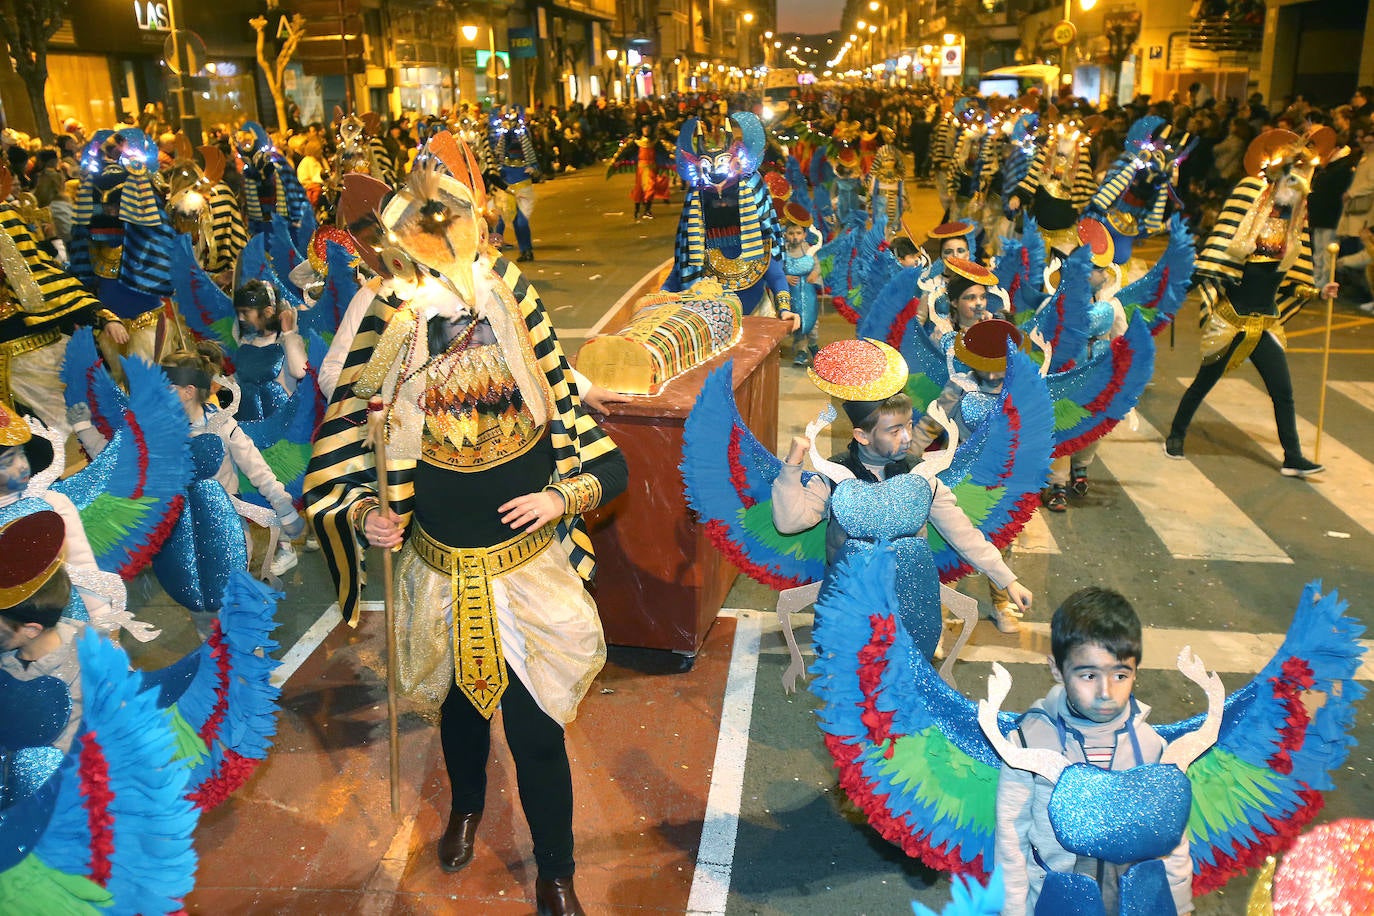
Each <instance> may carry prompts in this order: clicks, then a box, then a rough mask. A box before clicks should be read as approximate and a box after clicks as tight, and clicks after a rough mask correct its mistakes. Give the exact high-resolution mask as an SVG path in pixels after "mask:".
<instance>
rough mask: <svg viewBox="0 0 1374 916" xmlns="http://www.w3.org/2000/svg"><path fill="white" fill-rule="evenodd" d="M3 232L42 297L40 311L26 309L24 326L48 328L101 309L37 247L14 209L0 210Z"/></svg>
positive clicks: (78, 283) (0, 226)
mask: <svg viewBox="0 0 1374 916" xmlns="http://www.w3.org/2000/svg"><path fill="white" fill-rule="evenodd" d="M0 229H3V230H4V232H5V234H6V235H8V236H9V237H10V238H11V239H13V240H14V247H15V248H17V249H18V250H19V255H20V256H21V257H22V258H23V259H24V264H25V265H26V266H27V267H28V269H29V273H30V274H32V275H33V279H34V281H35V282H36V283H37V284H38V289H39V290H40V291H41V292H42V294H43V304H42V307H41V310H39V311H30V310H29V309H28V308H25V309H24V311H25V313H26V314H25V317H24V323H25V324H27V325H30V326H37V325H40V324H46V323H48V322H49V321H53V320H55V319H57V318H61V317H62V316H64V315H67V314H69V313H71V312H74V311H76V310H77V309H80V308H84V307H86V306H93V307H97V308H98V307H99V303H98V302H97V301H96V298H95V296H93V295H91V293H90V292H88V291H87V290H86V287H85V286H83V285H82V283H81V281H80V280H78V279H77V278H76V277H74V276H72V275H71V274H70V273H68V272H67V271H66V270H64V269H63V268H62V266H61V265H59V264H58V263H57V262H56V261H55V260H53V259H52V257H51V256H50V255H49V254H48V253H47V252H46V251H44V250H43V249H41V248H39V247H38V243H37V242H35V241H34V239H33V235H32V234H31V233H30V232H29V227H28V225H27V224H25V222H24V220H23V218H22V217H21V216H20V215H19V214H18V213H17V212H16V211H15V209H14V208H13V207H12V206H9V205H4V206H0ZM11 285H12V284H11Z"/></svg>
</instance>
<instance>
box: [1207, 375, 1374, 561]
mask: <svg viewBox="0 0 1374 916" xmlns="http://www.w3.org/2000/svg"><path fill="white" fill-rule="evenodd" d="M1183 384H1185V385H1186V384H1188V382H1183ZM1306 397H1310V398H1313V399H1314V400H1315V398H1316V395H1315V394H1308V395H1306ZM1304 403H1307V402H1306V401H1305V402H1304ZM1203 404H1205V405H1206V406H1208V407H1211V408H1212V409H1213V410H1215V411H1216V412H1217V413H1219V414H1221V415H1222V416H1223V417H1224V418H1225V419H1226V422H1227V423H1230V424H1231V425H1232V426H1234V427H1236V428H1237V429H1239V430H1240V431H1241V432H1243V433H1245V434H1246V435H1247V436H1249V437H1250V438H1251V439H1254V440H1255V442H1256V443H1257V444H1259V445H1260V446H1262V447H1263V448H1264V449H1265V451H1267V452H1269V454H1271V455H1273V456H1274V459H1275V461H1274V464H1275V466H1276V467H1275V471H1274V474H1275V476H1276V477H1277V475H1278V471H1277V465H1279V464H1280V463H1282V461H1283V450H1282V449H1281V448H1279V444H1278V433H1277V432H1276V431H1275V429H1274V413H1273V411H1272V410H1271V408H1270V405H1269V396H1268V395H1267V394H1265V392H1264V389H1262V388H1261V387H1260V386H1258V385H1256V384H1254V383H1252V382H1250V381H1247V380H1246V379H1238V378H1237V379H1222V380H1221V381H1220V382H1218V383H1217V387H1216V388H1214V389H1212V392H1211V393H1210V394H1208V395H1207V400H1206V401H1203ZM1298 437H1299V438H1300V439H1301V441H1302V443H1303V448H1304V449H1311V447H1312V445H1313V443H1314V442H1315V441H1316V438H1317V427H1316V426H1315V425H1313V424H1312V423H1309V422H1307V421H1306V420H1304V419H1303V418H1302V417H1298ZM1308 457H1309V458H1311V457H1312V454H1311V452H1310V451H1309V453H1308ZM1321 463H1322V464H1324V465H1326V473H1324V474H1322V475H1320V476H1318V477H1313V478H1310V483H1311V484H1312V486H1313V487H1315V488H1316V489H1317V491H1318V492H1319V493H1320V494H1321V495H1322V496H1323V497H1325V499H1326V500H1327V502H1329V503H1331V504H1332V505H1333V506H1337V507H1340V511H1343V512H1344V513H1345V515H1347V516H1348V517H1349V518H1350V520H1351V521H1352V522H1353V523H1355V524H1356V525H1359V526H1360V527H1361V528H1363V529H1364V530H1365V531H1368V532H1369V533H1370V534H1374V514H1371V513H1370V512H1369V511H1368V506H1369V505H1370V501H1371V500H1374V464H1371V463H1370V462H1369V461H1367V460H1365V458H1364V456H1363V455H1361V454H1359V453H1358V452H1356V451H1355V450H1354V449H1351V448H1348V447H1347V446H1345V445H1343V444H1342V443H1341V441H1340V440H1339V439H1336V438H1335V437H1334V436H1332V435H1331V430H1330V429H1329V428H1328V429H1326V430H1324V431H1323V432H1322V452H1321ZM1276 482H1277V481H1276ZM1294 482H1295V483H1296V481H1294ZM1183 492H1188V491H1186V490H1184V491H1183Z"/></svg>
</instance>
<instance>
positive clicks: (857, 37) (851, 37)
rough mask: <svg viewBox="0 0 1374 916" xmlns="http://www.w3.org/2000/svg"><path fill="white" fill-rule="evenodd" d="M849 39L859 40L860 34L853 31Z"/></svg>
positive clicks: (852, 40)
mask: <svg viewBox="0 0 1374 916" xmlns="http://www.w3.org/2000/svg"><path fill="white" fill-rule="evenodd" d="M849 40H850V41H851V42H854V41H858V40H859V36H858V35H855V34H854V33H852V32H851V33H850V35H849Z"/></svg>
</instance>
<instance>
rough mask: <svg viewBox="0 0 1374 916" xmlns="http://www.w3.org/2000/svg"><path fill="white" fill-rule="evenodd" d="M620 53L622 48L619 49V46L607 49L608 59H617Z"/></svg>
mask: <svg viewBox="0 0 1374 916" xmlns="http://www.w3.org/2000/svg"><path fill="white" fill-rule="evenodd" d="M619 54H620V49H619V48H607V49H606V59H607V60H615V59H616V57H617V56H618V55H619Z"/></svg>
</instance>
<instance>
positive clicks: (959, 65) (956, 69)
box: [940, 45, 964, 76]
mask: <svg viewBox="0 0 1374 916" xmlns="http://www.w3.org/2000/svg"><path fill="white" fill-rule="evenodd" d="M940 75H941V76H963V75H964V46H963V45H945V46H944V47H942V48H941V49H940Z"/></svg>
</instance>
